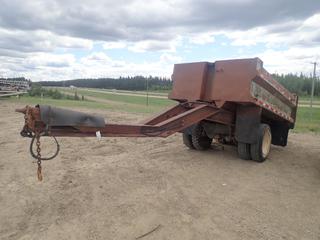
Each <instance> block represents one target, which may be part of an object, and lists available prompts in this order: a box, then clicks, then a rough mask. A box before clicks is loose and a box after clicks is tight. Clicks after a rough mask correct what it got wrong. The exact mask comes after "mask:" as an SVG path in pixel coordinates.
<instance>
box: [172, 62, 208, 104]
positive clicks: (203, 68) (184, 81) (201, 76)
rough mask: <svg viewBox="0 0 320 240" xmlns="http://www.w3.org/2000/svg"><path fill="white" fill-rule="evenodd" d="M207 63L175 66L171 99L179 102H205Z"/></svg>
mask: <svg viewBox="0 0 320 240" xmlns="http://www.w3.org/2000/svg"><path fill="white" fill-rule="evenodd" d="M207 65H208V63H207V62H198V63H186V64H175V65H174V69H173V74H172V80H173V87H172V91H171V93H170V94H169V98H170V99H173V100H179V101H197V100H203V95H204V89H205V84H206V83H205V82H206V74H207Z"/></svg>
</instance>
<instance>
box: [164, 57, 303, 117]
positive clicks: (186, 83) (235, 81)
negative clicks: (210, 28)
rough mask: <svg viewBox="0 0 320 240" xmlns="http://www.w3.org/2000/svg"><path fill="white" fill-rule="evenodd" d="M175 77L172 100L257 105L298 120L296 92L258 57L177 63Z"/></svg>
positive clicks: (173, 76)
mask: <svg viewBox="0 0 320 240" xmlns="http://www.w3.org/2000/svg"><path fill="white" fill-rule="evenodd" d="M172 80H173V89H172V92H171V93H170V94H169V98H170V99H173V100H177V101H180V102H186V101H188V102H193V101H203V102H210V103H212V102H214V103H215V104H217V105H218V106H222V105H223V104H225V103H227V102H228V103H237V104H242V105H246V104H254V105H257V106H260V107H262V108H263V109H265V110H266V111H268V112H269V113H272V114H274V116H273V117H274V118H281V119H285V120H286V121H289V122H291V123H294V121H295V115H296V108H297V100H298V98H297V95H295V94H292V93H290V92H289V91H288V90H286V89H285V88H284V87H283V86H282V85H281V84H279V83H278V82H277V81H276V80H274V79H273V77H272V76H271V75H270V74H269V73H268V72H267V71H266V70H265V69H264V68H263V62H262V61H261V60H260V59H259V58H252V59H236V60H222V61H216V62H214V63H210V62H197V63H185V64H175V65H174V71H173V74H172ZM269 115H270V114H269Z"/></svg>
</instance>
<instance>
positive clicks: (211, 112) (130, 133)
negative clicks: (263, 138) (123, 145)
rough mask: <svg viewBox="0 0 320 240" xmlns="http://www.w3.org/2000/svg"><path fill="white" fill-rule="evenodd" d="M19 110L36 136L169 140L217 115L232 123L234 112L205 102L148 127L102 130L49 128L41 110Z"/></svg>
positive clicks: (158, 118) (178, 109)
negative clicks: (174, 135)
mask: <svg viewBox="0 0 320 240" xmlns="http://www.w3.org/2000/svg"><path fill="white" fill-rule="evenodd" d="M17 111H18V112H21V113H24V114H25V119H26V125H25V127H24V128H26V129H27V130H29V131H31V132H33V133H35V132H37V131H39V132H44V133H45V135H47V136H56V137H94V136H96V132H97V131H100V133H101V136H102V137H155V136H157V137H167V136H170V135H172V134H174V133H176V132H178V131H181V130H183V129H184V128H187V127H189V126H191V125H193V124H195V123H197V122H199V121H201V120H204V119H207V118H208V119H210V120H212V121H214V119H215V116H216V117H217V122H224V123H225V124H232V117H230V116H231V115H232V114H231V113H228V112H227V111H225V110H222V109H219V108H217V107H215V106H214V105H212V104H204V103H190V104H179V105H177V106H175V107H173V108H172V111H170V110H169V111H166V112H165V113H164V114H162V115H160V116H156V117H155V118H154V119H151V120H150V121H149V122H148V123H147V124H130V125H129V124H106V125H105V127H102V128H96V127H83V126H50V125H48V124H45V123H44V122H43V120H42V119H41V114H40V109H39V107H29V106H27V107H26V108H24V109H21V110H17ZM170 114H171V115H170Z"/></svg>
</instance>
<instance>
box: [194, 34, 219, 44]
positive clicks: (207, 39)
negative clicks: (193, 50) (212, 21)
mask: <svg viewBox="0 0 320 240" xmlns="http://www.w3.org/2000/svg"><path fill="white" fill-rule="evenodd" d="M214 40H215V38H214V35H213V33H198V34H195V35H194V36H192V37H190V39H189V41H190V43H193V44H199V45H204V44H207V43H213V42H214Z"/></svg>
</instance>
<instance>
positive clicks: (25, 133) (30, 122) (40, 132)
mask: <svg viewBox="0 0 320 240" xmlns="http://www.w3.org/2000/svg"><path fill="white" fill-rule="evenodd" d="M36 110H37V109H36V108H31V107H29V106H26V107H25V108H23V109H16V112H20V113H23V114H24V120H25V123H24V126H23V128H22V130H21V132H20V135H21V136H22V137H28V138H31V142H30V146H29V152H30V155H31V156H32V157H33V158H34V159H36V160H37V165H38V169H37V177H38V180H39V181H42V180H43V175H42V165H41V164H42V161H48V160H52V159H54V158H55V157H56V156H57V155H58V154H59V152H60V145H59V143H58V140H57V139H56V137H55V136H50V137H52V138H53V139H54V142H55V144H56V150H55V152H54V154H53V155H52V156H49V157H42V156H41V142H40V138H41V136H49V133H48V129H49V128H48V126H47V127H46V128H45V131H44V129H43V127H40V126H41V124H39V123H40V122H36V120H37V118H36V117H37V113H38V112H37V111H36ZM34 143H36V153H35V152H34V150H33V147H34Z"/></svg>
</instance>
